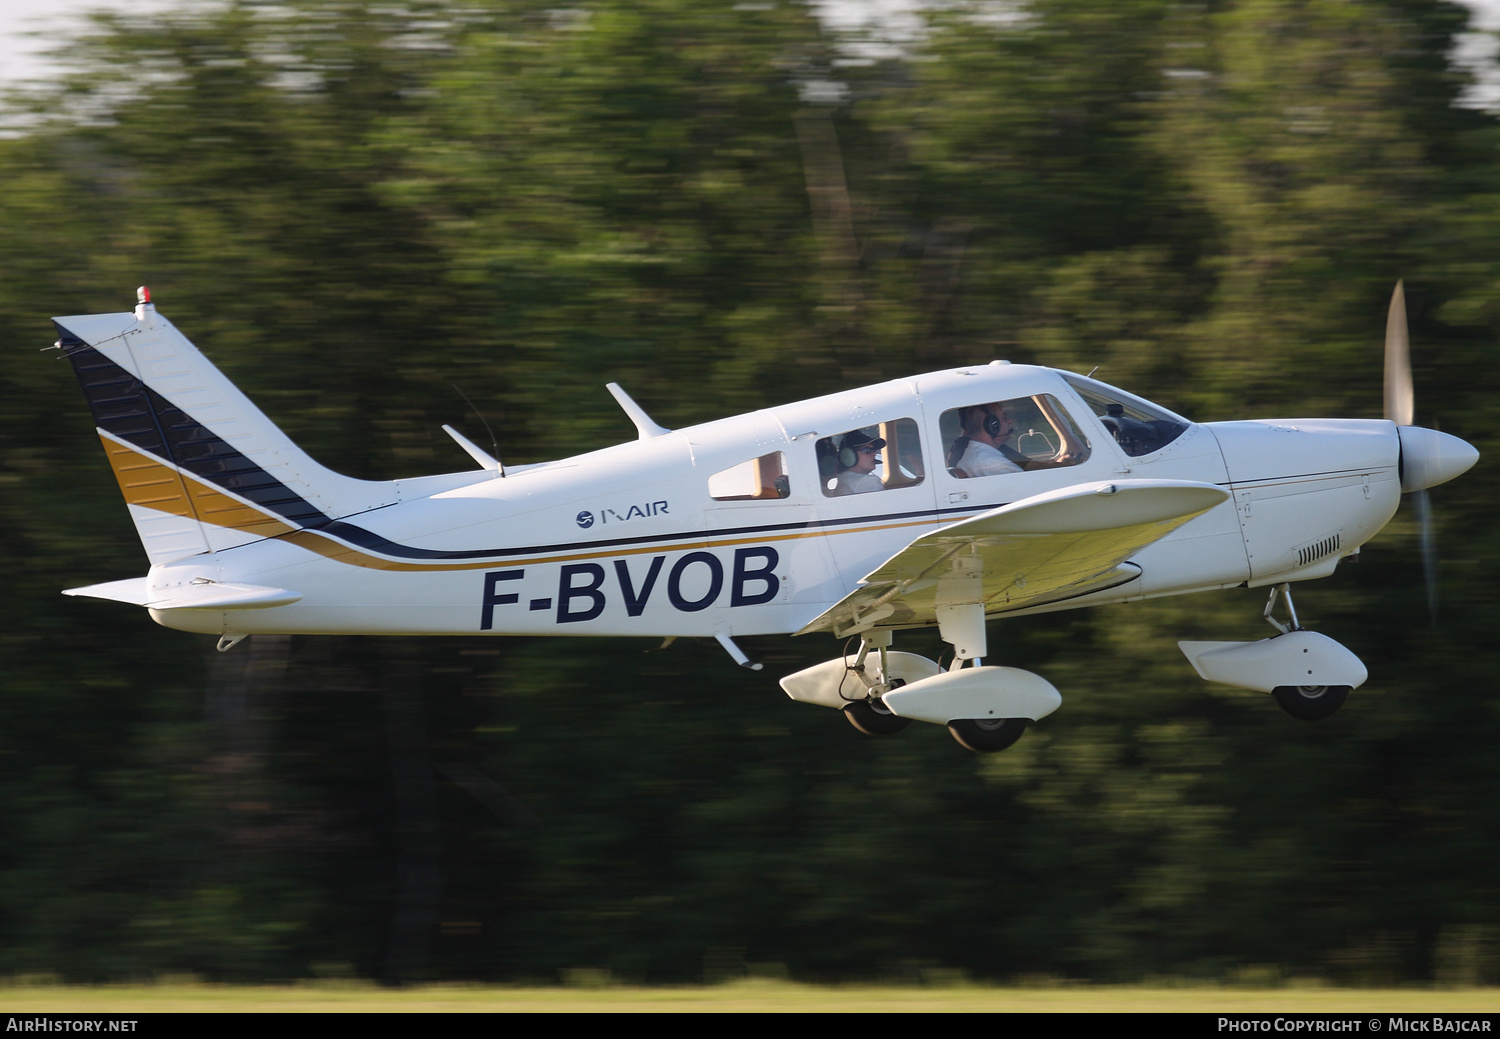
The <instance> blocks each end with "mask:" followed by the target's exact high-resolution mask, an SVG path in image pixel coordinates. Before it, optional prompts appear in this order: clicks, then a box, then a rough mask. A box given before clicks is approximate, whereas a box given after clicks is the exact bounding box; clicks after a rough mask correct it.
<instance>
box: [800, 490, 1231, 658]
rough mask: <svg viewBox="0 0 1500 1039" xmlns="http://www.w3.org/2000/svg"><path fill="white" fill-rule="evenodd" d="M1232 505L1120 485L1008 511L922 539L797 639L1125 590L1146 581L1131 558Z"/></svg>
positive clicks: (1221, 495)
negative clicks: (968, 609)
mask: <svg viewBox="0 0 1500 1039" xmlns="http://www.w3.org/2000/svg"><path fill="white" fill-rule="evenodd" d="M1228 498H1229V492H1228V491H1227V490H1225V489H1224V488H1222V487H1217V486H1215V485H1213V484H1208V483H1194V482H1190V481H1185V480H1116V481H1114V482H1107V483H1088V484H1080V485H1078V486H1076V487H1065V488H1062V489H1061V490H1057V491H1049V492H1047V493H1045V494H1038V495H1036V496H1035V497H1031V498H1025V499H1022V500H1021V501H1018V502H1013V503H1012V504H1010V505H1002V506H1000V507H999V508H996V509H991V510H990V511H989V512H985V513H981V514H980V515H978V516H973V517H971V518H969V519H966V520H960V521H959V522H957V523H954V524H951V525H949V526H947V527H943V528H941V529H939V530H935V531H933V532H932V533H930V534H924V535H923V536H921V537H919V538H917V539H916V540H915V541H913V542H912V543H911V544H909V545H907V546H906V547H905V548H903V549H902V550H901V551H900V552H897V553H896V554H895V555H894V556H892V557H891V558H890V559H888V560H886V561H885V562H884V563H883V564H881V566H880V567H879V568H878V569H876V570H875V571H874V572H872V573H871V574H869V575H868V576H866V577H865V579H864V580H863V581H862V582H860V586H859V587H858V588H856V589H855V590H854V591H853V592H851V593H849V594H848V595H846V596H845V597H844V598H843V599H841V600H839V602H837V603H835V604H834V605H833V606H832V607H830V608H829V609H828V610H826V611H825V612H824V613H823V614H821V615H820V616H819V617H818V618H817V619H816V620H814V621H812V622H811V623H810V624H808V625H806V626H805V627H804V628H802V630H801V631H799V632H797V634H799V635H803V634H807V633H808V632H813V631H832V632H834V633H835V634H837V635H840V636H844V635H850V634H853V633H855V632H857V631H863V630H866V629H868V628H872V627H876V626H879V627H905V626H912V625H924V624H935V623H936V622H937V610H938V608H939V607H946V606H962V605H969V604H973V603H983V604H984V607H985V611H986V612H987V613H999V612H1005V611H1010V610H1019V609H1024V608H1025V607H1028V606H1039V605H1041V604H1043V603H1047V602H1055V601H1057V600H1059V599H1066V598H1071V597H1073V596H1077V595H1082V594H1084V593H1086V592H1091V591H1097V590H1099V589H1102V588H1109V587H1112V586H1114V585H1118V584H1124V583H1126V582H1127V581H1130V580H1131V579H1133V578H1134V577H1135V576H1137V575H1138V574H1139V573H1140V568H1139V567H1137V566H1134V565H1133V564H1130V563H1127V562H1126V560H1127V559H1128V558H1129V557H1130V556H1132V555H1133V554H1135V553H1136V552H1138V551H1140V550H1141V549H1142V548H1144V547H1145V546H1147V545H1149V544H1151V543H1152V542H1153V541H1157V540H1159V539H1161V538H1163V537H1165V536H1166V535H1168V534H1170V533H1171V532H1172V531H1174V530H1176V529H1177V528H1178V527H1180V526H1182V525H1183V524H1184V523H1187V522H1188V521H1189V520H1191V519H1193V518H1195V517H1197V516H1201V515H1202V514H1203V513H1205V512H1207V511H1208V510H1209V509H1212V508H1213V507H1214V506H1216V505H1219V504H1220V503H1222V502H1224V501H1226V500H1227V499H1228Z"/></svg>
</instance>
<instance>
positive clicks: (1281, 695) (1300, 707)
mask: <svg viewBox="0 0 1500 1039" xmlns="http://www.w3.org/2000/svg"><path fill="white" fill-rule="evenodd" d="M1278 597H1279V598H1280V599H1281V600H1282V601H1283V602H1285V603H1286V614H1287V620H1286V621H1285V622H1283V621H1279V620H1277V619H1276V617H1275V612H1276V600H1277V598H1278ZM1264 616H1265V618H1266V623H1268V624H1270V625H1271V627H1273V628H1275V629H1276V630H1277V631H1279V632H1281V633H1282V634H1283V635H1285V634H1286V633H1287V632H1291V631H1302V630H1303V628H1302V623H1301V622H1300V621H1299V620H1297V607H1296V606H1295V605H1293V603H1292V586H1291V585H1290V584H1278V585H1274V586H1273V587H1272V588H1271V597H1270V598H1269V599H1267V600H1266V610H1265V614H1264ZM1353 691H1354V687H1353V686H1347V685H1279V686H1277V687H1276V688H1275V689H1272V690H1271V698H1272V699H1274V700H1275V701H1276V705H1277V706H1278V707H1280V708H1281V709H1282V710H1283V711H1285V712H1286V713H1287V714H1290V715H1291V716H1292V717H1293V718H1296V719H1297V720H1298V721H1304V722H1320V721H1322V720H1323V719H1324V718H1327V717H1329V716H1330V715H1331V714H1333V712H1334V711H1337V710H1338V709H1339V708H1340V707H1342V706H1344V701H1345V700H1346V699H1348V696H1349V694H1350V693H1351V692H1353Z"/></svg>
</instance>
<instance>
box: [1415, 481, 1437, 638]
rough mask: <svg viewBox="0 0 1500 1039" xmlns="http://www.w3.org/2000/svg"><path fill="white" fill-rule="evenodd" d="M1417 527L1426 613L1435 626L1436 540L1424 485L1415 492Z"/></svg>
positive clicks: (1430, 503) (1429, 502)
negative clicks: (1420, 542)
mask: <svg viewBox="0 0 1500 1039" xmlns="http://www.w3.org/2000/svg"><path fill="white" fill-rule="evenodd" d="M1416 498H1417V529H1418V531H1419V532H1420V535H1419V536H1420V537H1421V539H1422V577H1423V579H1424V580H1425V581H1426V583H1427V615H1428V617H1429V618H1431V620H1432V626H1433V627H1434V628H1436V627H1437V601H1438V573H1437V568H1438V560H1437V541H1436V540H1435V539H1434V538H1433V534H1432V502H1431V500H1430V499H1429V498H1428V496H1427V489H1426V488H1425V487H1424V488H1423V489H1422V490H1420V491H1418V492H1417V494H1416Z"/></svg>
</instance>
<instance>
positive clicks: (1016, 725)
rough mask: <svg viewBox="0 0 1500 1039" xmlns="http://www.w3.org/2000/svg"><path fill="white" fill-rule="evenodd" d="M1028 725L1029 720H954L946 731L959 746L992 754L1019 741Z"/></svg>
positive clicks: (980, 752)
mask: <svg viewBox="0 0 1500 1039" xmlns="http://www.w3.org/2000/svg"><path fill="white" fill-rule="evenodd" d="M1030 723H1031V719H1030V718H955V719H954V720H953V721H951V722H949V723H948V731H949V732H950V733H952V735H953V738H954V739H956V740H958V742H959V744H960V745H961V746H964V747H967V748H968V749H969V750H972V751H975V752H976V753H979V754H993V753H994V752H995V751H997V750H1004V749H1005V748H1006V747H1009V746H1010V745H1011V744H1012V743H1014V742H1016V740H1018V739H1020V738H1021V734H1022V733H1024V732H1025V731H1026V726H1027V725H1029V724H1030Z"/></svg>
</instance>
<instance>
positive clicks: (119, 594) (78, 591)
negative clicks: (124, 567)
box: [63, 577, 151, 606]
mask: <svg viewBox="0 0 1500 1039" xmlns="http://www.w3.org/2000/svg"><path fill="white" fill-rule="evenodd" d="M63 594H64V595H82V596H86V597H87V598H90V599H113V600H114V601H115V602H128V603H130V604H131V605H132V606H145V605H146V603H147V602H149V601H150V600H151V590H150V589H149V588H148V587H147V585H146V578H144V577H130V578H126V579H125V580H123V581H107V582H105V583H104V584H91V585H86V586H84V587H82V588H69V589H67V590H65V591H64V592H63Z"/></svg>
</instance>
